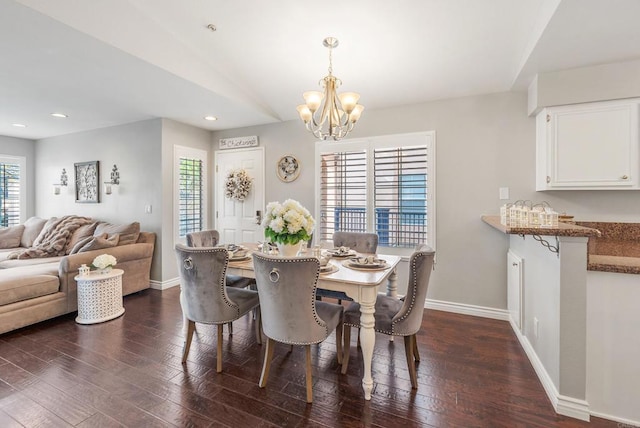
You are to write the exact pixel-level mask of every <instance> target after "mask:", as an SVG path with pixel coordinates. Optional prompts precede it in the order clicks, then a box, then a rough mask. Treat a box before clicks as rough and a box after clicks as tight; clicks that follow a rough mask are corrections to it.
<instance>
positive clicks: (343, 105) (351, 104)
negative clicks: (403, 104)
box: [297, 37, 364, 141]
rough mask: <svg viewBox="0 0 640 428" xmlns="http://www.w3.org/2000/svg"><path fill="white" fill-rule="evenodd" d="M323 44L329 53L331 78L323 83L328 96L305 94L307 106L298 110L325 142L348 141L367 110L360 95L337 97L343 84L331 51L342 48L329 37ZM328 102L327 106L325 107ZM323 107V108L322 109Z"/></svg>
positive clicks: (313, 132)
mask: <svg viewBox="0 0 640 428" xmlns="http://www.w3.org/2000/svg"><path fill="white" fill-rule="evenodd" d="M323 44H324V46H325V47H327V48H328V49H329V74H327V75H326V76H325V77H324V78H323V79H322V80H321V81H320V85H321V86H322V87H323V89H324V92H320V91H309V92H305V93H304V94H302V96H303V97H304V101H305V104H301V105H299V106H298V107H297V110H298V114H299V115H300V119H302V120H303V121H304V124H305V126H306V127H307V130H308V131H309V132H311V133H312V134H313V135H315V136H316V138H319V139H321V140H327V139H333V140H335V141H337V140H339V139H340V138H344V137H345V136H346V135H347V134H348V133H349V132H351V130H352V129H353V126H354V125H355V123H356V122H357V121H358V119H360V115H361V114H362V110H364V107H363V106H362V105H360V104H358V100H359V99H360V94H357V93H355V92H343V93H341V94H338V93H336V89H337V88H338V87H340V85H341V84H342V81H341V80H340V79H338V78H337V77H335V76H334V75H333V74H332V73H333V64H332V58H331V51H332V49H333V48H335V47H337V46H338V39H336V38H334V37H327V38H326V39H324V41H323ZM323 101H324V104H323V105H322V103H323ZM321 105H322V108H320V107H321Z"/></svg>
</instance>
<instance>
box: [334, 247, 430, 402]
mask: <svg viewBox="0 0 640 428" xmlns="http://www.w3.org/2000/svg"><path fill="white" fill-rule="evenodd" d="M434 256H435V252H434V251H433V250H432V249H431V248H430V247H428V246H426V245H423V246H421V247H420V248H418V249H417V250H416V251H415V252H414V253H413V254H412V255H411V259H410V260H409V284H408V287H407V294H406V296H405V298H404V300H399V299H396V298H393V297H389V296H385V295H384V294H378V298H377V300H376V306H375V308H376V312H375V314H374V317H375V326H374V329H375V330H376V332H378V333H383V334H388V335H392V336H404V348H405V352H406V356H407V365H408V366H409V375H410V377H411V386H412V387H413V388H414V389H415V388H417V387H418V379H417V377H416V365H415V362H416V361H420V354H419V353H418V352H417V351H418V345H417V343H416V333H417V332H418V330H420V326H421V325H422V315H423V313H424V301H425V299H426V298H427V288H428V287H429V277H430V276H431V270H432V269H433V258H434ZM351 327H358V328H359V327H360V305H359V304H358V303H355V302H354V303H351V304H350V305H349V307H348V308H347V309H346V310H345V312H344V356H343V358H342V373H343V374H344V373H346V372H347V367H348V366H349V351H350V342H351Z"/></svg>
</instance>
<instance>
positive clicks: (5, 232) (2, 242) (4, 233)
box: [0, 224, 24, 248]
mask: <svg viewBox="0 0 640 428" xmlns="http://www.w3.org/2000/svg"><path fill="white" fill-rule="evenodd" d="M23 233H24V225H22V224H19V225H17V226H12V227H7V228H4V229H0V248H17V247H19V246H20V239H21V238H22V234H23Z"/></svg>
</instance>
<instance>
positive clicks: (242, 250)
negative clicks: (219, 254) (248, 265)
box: [218, 244, 251, 262]
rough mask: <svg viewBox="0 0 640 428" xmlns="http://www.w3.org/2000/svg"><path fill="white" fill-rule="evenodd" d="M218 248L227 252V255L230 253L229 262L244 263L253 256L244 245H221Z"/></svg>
mask: <svg viewBox="0 0 640 428" xmlns="http://www.w3.org/2000/svg"><path fill="white" fill-rule="evenodd" d="M218 247H219V248H224V249H226V250H227V253H229V262H243V261H245V260H249V257H250V255H251V254H250V252H249V249H248V248H247V247H245V246H242V245H236V244H226V245H219V246H218Z"/></svg>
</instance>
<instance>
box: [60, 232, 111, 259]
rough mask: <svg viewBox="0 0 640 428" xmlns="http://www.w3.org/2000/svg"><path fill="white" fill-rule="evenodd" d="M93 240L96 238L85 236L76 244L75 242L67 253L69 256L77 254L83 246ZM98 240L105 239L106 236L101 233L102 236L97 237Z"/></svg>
mask: <svg viewBox="0 0 640 428" xmlns="http://www.w3.org/2000/svg"><path fill="white" fill-rule="evenodd" d="M93 238H96V237H95V236H85V237H84V238H82V239H80V240H79V241H78V242H76V245H74V246H73V248H72V249H71V251H69V255H71V254H76V253H79V252H80V249H81V248H82V247H84V246H85V245H87V244H88V243H89V242H91V240H92V239H93ZM99 238H104V239H107V234H106V233H103V234H102V235H100V236H99Z"/></svg>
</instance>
